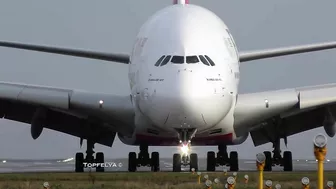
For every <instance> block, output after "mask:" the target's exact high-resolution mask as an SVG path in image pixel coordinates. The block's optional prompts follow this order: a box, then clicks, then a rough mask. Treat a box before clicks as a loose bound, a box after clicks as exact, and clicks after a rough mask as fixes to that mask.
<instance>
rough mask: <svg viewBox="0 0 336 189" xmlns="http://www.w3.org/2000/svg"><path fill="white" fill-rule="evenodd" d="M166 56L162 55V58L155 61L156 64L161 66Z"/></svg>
mask: <svg viewBox="0 0 336 189" xmlns="http://www.w3.org/2000/svg"><path fill="white" fill-rule="evenodd" d="M164 57H165V56H164V55H163V56H161V58H159V60H158V61H157V62H156V63H155V66H159V65H160V63H161V62H162V60H163V59H164Z"/></svg>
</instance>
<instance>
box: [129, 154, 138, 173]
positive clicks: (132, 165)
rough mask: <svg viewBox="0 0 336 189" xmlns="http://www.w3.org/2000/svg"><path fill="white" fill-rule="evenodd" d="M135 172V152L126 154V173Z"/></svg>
mask: <svg viewBox="0 0 336 189" xmlns="http://www.w3.org/2000/svg"><path fill="white" fill-rule="evenodd" d="M136 170H137V158H136V153H135V152H130V153H129V154H128V171H129V172H135V171H136Z"/></svg>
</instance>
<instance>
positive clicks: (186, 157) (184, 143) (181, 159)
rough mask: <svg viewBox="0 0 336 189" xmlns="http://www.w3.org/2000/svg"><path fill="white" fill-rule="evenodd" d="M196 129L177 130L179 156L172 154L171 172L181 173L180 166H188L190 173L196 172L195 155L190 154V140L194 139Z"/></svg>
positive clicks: (196, 160) (196, 162)
mask: <svg viewBox="0 0 336 189" xmlns="http://www.w3.org/2000/svg"><path fill="white" fill-rule="evenodd" d="M196 131H197V129H177V132H178V138H179V141H180V144H181V151H182V153H181V154H174V156H173V172H181V166H182V165H183V166H188V165H189V169H190V171H192V169H195V171H197V170H198V157H197V154H195V153H191V154H189V152H190V144H191V139H192V138H193V137H194V135H195V133H196Z"/></svg>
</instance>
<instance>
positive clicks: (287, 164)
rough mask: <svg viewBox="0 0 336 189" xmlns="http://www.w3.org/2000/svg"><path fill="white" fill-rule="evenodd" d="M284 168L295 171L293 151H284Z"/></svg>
mask: <svg viewBox="0 0 336 189" xmlns="http://www.w3.org/2000/svg"><path fill="white" fill-rule="evenodd" d="M283 163H284V164H283V166H284V167H283V168H284V171H293V158H292V152H290V151H285V152H284V153H283Z"/></svg>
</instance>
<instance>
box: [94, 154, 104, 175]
mask: <svg viewBox="0 0 336 189" xmlns="http://www.w3.org/2000/svg"><path fill="white" fill-rule="evenodd" d="M96 162H97V163H104V162H105V160H104V153H103V152H98V153H97V154H96ZM104 171H105V168H104V167H97V168H96V172H104Z"/></svg>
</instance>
